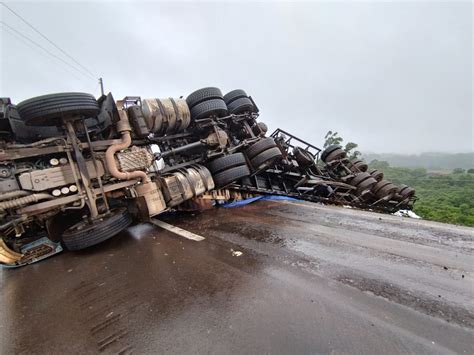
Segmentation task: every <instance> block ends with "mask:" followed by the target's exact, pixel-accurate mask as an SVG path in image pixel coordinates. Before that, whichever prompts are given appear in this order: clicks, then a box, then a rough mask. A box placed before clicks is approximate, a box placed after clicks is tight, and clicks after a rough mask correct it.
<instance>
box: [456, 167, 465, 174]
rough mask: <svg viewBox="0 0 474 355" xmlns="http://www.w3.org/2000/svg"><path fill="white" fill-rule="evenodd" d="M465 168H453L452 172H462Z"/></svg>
mask: <svg viewBox="0 0 474 355" xmlns="http://www.w3.org/2000/svg"><path fill="white" fill-rule="evenodd" d="M464 172H465V170H464V169H463V168H456V169H454V170H453V174H464Z"/></svg>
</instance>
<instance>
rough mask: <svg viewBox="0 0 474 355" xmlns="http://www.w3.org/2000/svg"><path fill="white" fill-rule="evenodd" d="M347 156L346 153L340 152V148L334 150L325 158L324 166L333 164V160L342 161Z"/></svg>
mask: <svg viewBox="0 0 474 355" xmlns="http://www.w3.org/2000/svg"><path fill="white" fill-rule="evenodd" d="M346 156H347V153H346V151H345V150H342V149H341V148H337V149H334V150H333V151H332V152H331V153H329V154H328V155H327V156H326V157H325V160H324V162H325V163H326V164H329V163H331V162H333V161H334V160H340V159H344V158H345V157H346Z"/></svg>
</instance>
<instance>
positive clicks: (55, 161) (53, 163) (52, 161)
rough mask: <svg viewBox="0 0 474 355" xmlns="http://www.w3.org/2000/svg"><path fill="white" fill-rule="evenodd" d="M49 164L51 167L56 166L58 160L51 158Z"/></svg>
mask: <svg viewBox="0 0 474 355" xmlns="http://www.w3.org/2000/svg"><path fill="white" fill-rule="evenodd" d="M49 163H50V164H51V165H52V166H56V165H58V164H59V160H58V159H56V158H52V159H51V160H50V161H49Z"/></svg>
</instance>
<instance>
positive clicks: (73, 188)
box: [69, 185, 77, 192]
mask: <svg viewBox="0 0 474 355" xmlns="http://www.w3.org/2000/svg"><path fill="white" fill-rule="evenodd" d="M69 191H71V192H77V186H76V185H71V186H69Z"/></svg>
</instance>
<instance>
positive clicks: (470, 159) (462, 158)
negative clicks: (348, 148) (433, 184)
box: [362, 152, 474, 171]
mask: <svg viewBox="0 0 474 355" xmlns="http://www.w3.org/2000/svg"><path fill="white" fill-rule="evenodd" d="M362 155H363V158H364V160H365V161H367V162H371V161H373V160H379V161H387V162H388V163H389V164H390V166H393V167H400V168H425V169H427V170H447V171H452V170H453V169H456V168H463V169H471V168H474V152H473V153H456V154H451V153H421V154H418V155H415V154H413V155H404V154H391V153H382V154H377V153H363V154H362Z"/></svg>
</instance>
